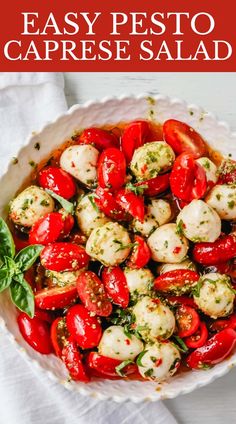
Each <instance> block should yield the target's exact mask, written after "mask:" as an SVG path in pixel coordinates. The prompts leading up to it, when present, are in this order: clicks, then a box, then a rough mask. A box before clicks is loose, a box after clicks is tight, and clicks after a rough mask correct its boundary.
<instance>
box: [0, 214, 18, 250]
mask: <svg viewBox="0 0 236 424" xmlns="http://www.w3.org/2000/svg"><path fill="white" fill-rule="evenodd" d="M14 255H15V244H14V240H13V237H12V235H11V231H10V230H9V228H8V226H7V224H6V222H5V221H4V219H2V217H0V256H1V258H4V256H9V257H10V258H14Z"/></svg>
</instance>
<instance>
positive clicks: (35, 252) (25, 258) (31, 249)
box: [15, 244, 44, 271]
mask: <svg viewBox="0 0 236 424" xmlns="http://www.w3.org/2000/svg"><path fill="white" fill-rule="evenodd" d="M43 247H44V246H42V245H41V244H32V245H31V246H27V247H25V248H24V249H22V250H21V251H20V252H19V253H18V254H17V255H16V257H15V263H16V264H17V265H18V267H19V268H20V270H21V271H27V269H29V268H30V267H31V266H32V265H33V264H34V262H35V261H36V259H37V258H38V256H39V255H40V253H41V251H42V249H43Z"/></svg>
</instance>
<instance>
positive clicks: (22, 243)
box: [12, 231, 29, 252]
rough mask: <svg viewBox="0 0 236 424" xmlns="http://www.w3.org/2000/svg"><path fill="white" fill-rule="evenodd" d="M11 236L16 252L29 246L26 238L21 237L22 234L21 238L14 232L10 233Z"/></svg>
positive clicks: (24, 236)
mask: <svg viewBox="0 0 236 424" xmlns="http://www.w3.org/2000/svg"><path fill="white" fill-rule="evenodd" d="M12 236H13V240H14V243H15V247H16V250H17V252H18V251H19V250H22V249H24V248H25V247H27V246H29V238H28V236H27V237H26V235H23V234H22V236H21V234H19V235H18V234H16V233H15V231H13V232H12Z"/></svg>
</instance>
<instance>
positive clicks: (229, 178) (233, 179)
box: [217, 159, 236, 184]
mask: <svg viewBox="0 0 236 424" xmlns="http://www.w3.org/2000/svg"><path fill="white" fill-rule="evenodd" d="M235 183H236V161H235V160H232V159H227V160H226V161H225V162H224V163H223V165H222V166H221V174H220V178H219V180H218V182H217V184H235Z"/></svg>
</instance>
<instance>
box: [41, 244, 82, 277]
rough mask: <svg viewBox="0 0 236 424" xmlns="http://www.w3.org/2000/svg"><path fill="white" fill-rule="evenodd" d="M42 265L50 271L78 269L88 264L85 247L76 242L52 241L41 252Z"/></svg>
mask: <svg viewBox="0 0 236 424" xmlns="http://www.w3.org/2000/svg"><path fill="white" fill-rule="evenodd" d="M40 259H41V263H42V265H43V266H44V267H45V268H46V269H49V270H50V271H58V272H62V271H76V270H78V269H80V268H83V267H84V266H86V265H88V262H89V256H88V255H87V253H86V251H85V249H84V248H83V247H81V246H78V245H77V244H74V243H66V242H65V243H63V242H61V243H52V244H49V245H48V246H46V247H44V249H43V250H42V252H41V254H40Z"/></svg>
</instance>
